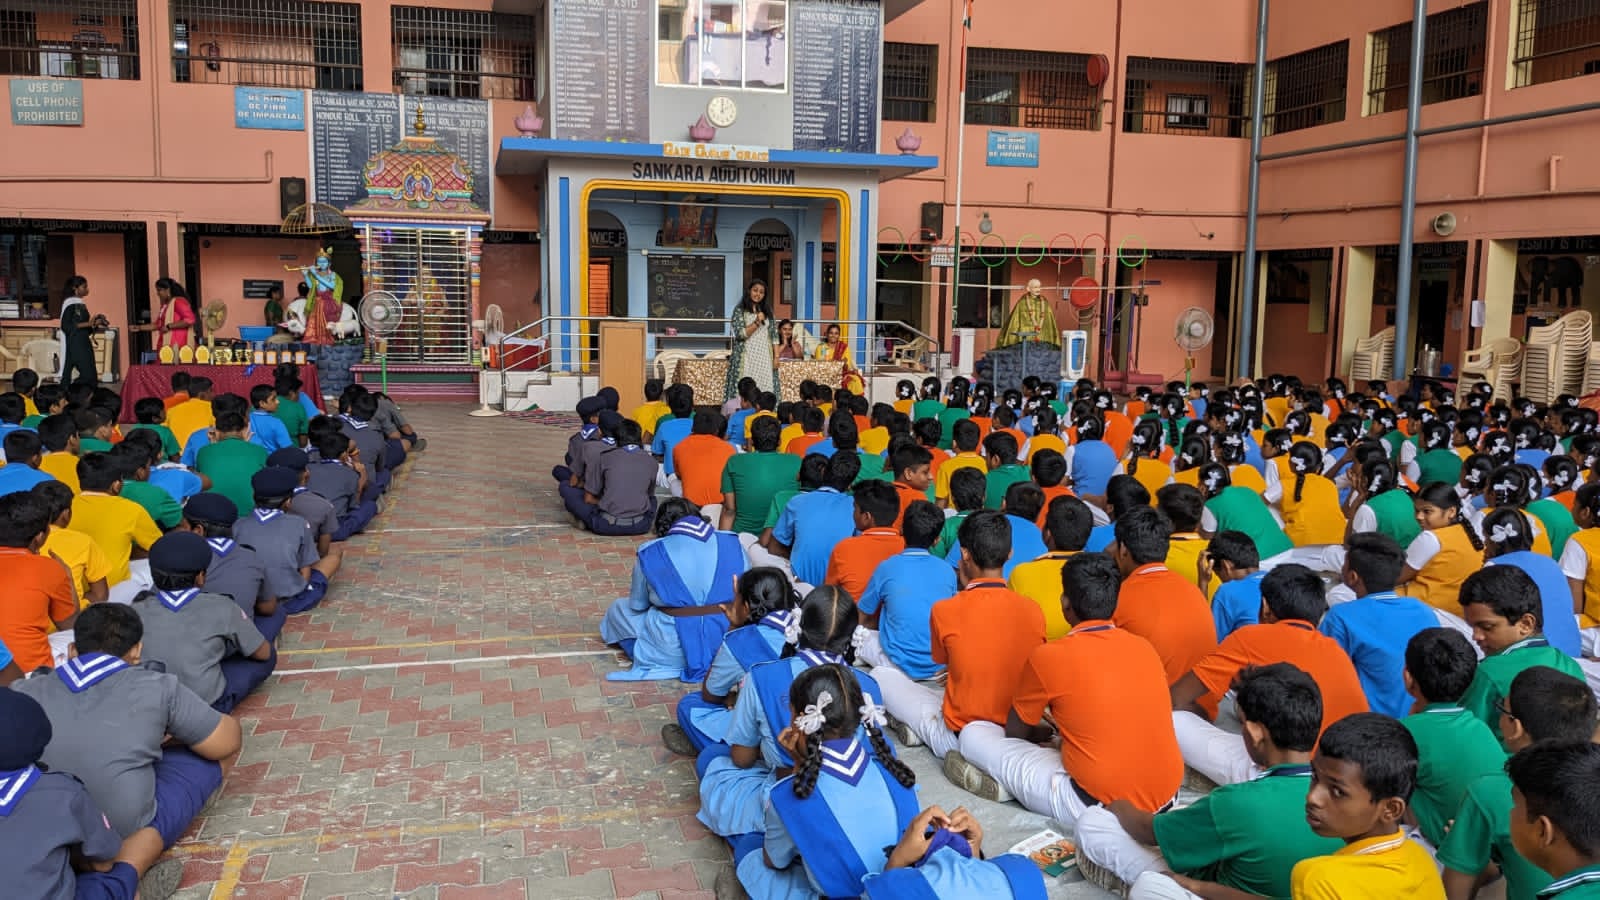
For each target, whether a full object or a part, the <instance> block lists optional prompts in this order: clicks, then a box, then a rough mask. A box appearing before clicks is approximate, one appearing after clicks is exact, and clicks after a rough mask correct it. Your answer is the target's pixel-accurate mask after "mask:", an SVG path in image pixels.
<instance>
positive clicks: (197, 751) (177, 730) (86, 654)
mask: <svg viewBox="0 0 1600 900" xmlns="http://www.w3.org/2000/svg"><path fill="white" fill-rule="evenodd" d="M143 639H144V626H143V624H142V623H141V622H140V621H139V614H138V613H136V612H134V611H133V609H132V608H130V607H128V606H124V605H121V604H117V603H97V604H95V605H94V606H91V607H89V608H88V609H86V610H84V611H83V612H82V613H81V614H80V615H79V616H78V620H77V622H76V624H75V626H74V629H73V646H72V647H71V648H70V650H69V653H71V659H69V660H68V661H67V662H66V663H65V664H64V665H62V666H61V667H60V668H58V669H56V670H54V671H53V672H49V673H44V674H41V675H38V676H35V677H33V678H29V679H26V680H24V681H19V682H17V683H15V684H13V685H12V686H11V690H14V691H20V692H22V693H24V694H27V695H28V696H30V697H32V698H33V699H34V700H36V701H38V703H39V705H40V706H42V707H44V711H45V715H47V716H49V717H50V727H51V730H52V732H53V735H52V736H51V738H50V743H49V745H48V746H47V747H45V751H44V756H43V757H41V759H42V761H43V762H44V764H45V766H47V767H48V768H49V770H50V771H53V772H67V773H70V774H72V775H75V776H77V777H78V779H79V780H80V781H82V782H83V784H84V787H86V788H88V789H89V796H90V798H92V799H93V800H94V802H95V804H96V805H97V806H99V807H100V809H101V810H102V811H104V812H105V815H106V818H107V819H109V820H110V822H111V826H112V827H113V828H115V829H116V830H117V833H118V834H120V835H121V836H123V837H124V838H126V837H131V836H132V835H133V834H134V833H135V832H137V831H139V830H140V829H141V828H146V827H152V828H154V829H155V830H156V831H157V832H159V833H160V835H161V842H162V845H163V846H164V847H170V846H172V845H173V844H174V843H176V842H177V840H178V838H180V837H182V836H183V833H184V832H185V831H187V830H188V828H189V823H190V822H192V821H193V820H194V817H195V816H197V815H199V814H200V809H201V808H202V807H203V806H205V803H206V800H207V799H208V798H209V797H210V796H211V794H212V793H213V792H215V791H216V790H217V789H218V788H220V787H221V786H222V766H221V765H220V760H224V759H227V758H228V757H230V756H232V755H233V754H235V753H238V752H239V741H240V738H239V723H238V721H236V720H235V719H234V718H233V717H232V716H227V715H223V714H222V713H219V712H217V711H216V710H214V709H212V708H211V707H210V706H209V705H207V704H206V702H205V701H204V700H201V699H200V698H199V697H197V696H195V693H194V692H193V691H191V690H189V689H188V688H186V687H184V686H183V685H182V684H180V683H179V682H178V678H177V676H176V675H172V674H169V673H166V672H157V671H155V670H153V669H149V668H145V667H143V666H140V665H139V660H140V652H141V651H142V649H143V647H142V643H141V642H142V641H143Z"/></svg>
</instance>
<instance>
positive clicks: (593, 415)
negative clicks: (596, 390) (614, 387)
mask: <svg viewBox="0 0 1600 900" xmlns="http://www.w3.org/2000/svg"><path fill="white" fill-rule="evenodd" d="M605 408H606V404H605V401H604V400H601V399H600V398H599V397H584V398H583V399H582V400H579V401H578V420H579V421H580V422H582V426H581V427H579V428H578V430H577V431H576V432H573V434H572V435H571V436H570V437H568V438H567V456H566V459H565V460H563V461H562V465H559V466H556V467H555V468H553V469H551V470H550V477H551V478H554V479H555V480H556V482H557V483H558V484H571V483H572V469H571V467H572V466H575V465H577V461H578V453H579V451H580V449H581V448H582V447H583V445H584V444H585V443H586V442H588V441H598V440H600V421H599V420H600V410H602V409H605ZM579 486H580V487H581V486H582V485H581V484H580V485H579Z"/></svg>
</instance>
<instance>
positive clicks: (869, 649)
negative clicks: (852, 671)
mask: <svg viewBox="0 0 1600 900" xmlns="http://www.w3.org/2000/svg"><path fill="white" fill-rule="evenodd" d="M856 633H857V634H859V635H860V636H861V637H860V646H858V647H856V665H861V666H871V667H872V669H873V672H872V675H873V677H874V678H876V677H877V676H878V674H879V672H878V670H879V669H886V668H887V669H894V670H895V671H897V672H898V671H900V669H899V667H897V666H896V665H895V664H894V663H893V662H891V661H890V659H889V656H888V654H886V653H884V652H883V642H882V641H880V640H879V639H878V637H879V635H878V629H876V628H863V629H861V630H860V631H858V632H856Z"/></svg>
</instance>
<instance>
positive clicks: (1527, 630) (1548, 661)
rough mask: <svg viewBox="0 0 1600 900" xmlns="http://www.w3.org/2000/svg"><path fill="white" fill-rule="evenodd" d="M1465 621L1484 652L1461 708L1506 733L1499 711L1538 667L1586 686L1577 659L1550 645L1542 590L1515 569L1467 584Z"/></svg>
mask: <svg viewBox="0 0 1600 900" xmlns="http://www.w3.org/2000/svg"><path fill="white" fill-rule="evenodd" d="M1461 617H1462V618H1463V619H1465V620H1466V622H1467V624H1468V625H1469V626H1471V627H1472V636H1473V639H1474V640H1476V641H1477V642H1478V647H1479V648H1480V649H1482V650H1483V652H1484V660H1483V661H1482V662H1480V663H1478V671H1477V673H1476V674H1475V675H1473V676H1472V685H1471V686H1470V687H1468V688H1467V692H1466V693H1465V694H1464V695H1462V697H1461V705H1462V706H1463V707H1465V708H1466V709H1467V710H1468V711H1469V712H1471V713H1473V714H1474V715H1476V716H1477V717H1478V718H1480V719H1482V720H1483V721H1484V722H1485V723H1487V724H1488V726H1489V730H1490V731H1493V732H1494V736H1495V737H1496V738H1499V739H1503V738H1504V737H1505V735H1503V734H1501V733H1500V715H1499V712H1498V709H1497V705H1498V704H1499V703H1500V701H1501V700H1502V699H1504V698H1505V695H1506V691H1508V690H1510V688H1511V682H1512V680H1513V679H1514V678H1516V677H1517V674H1518V673H1520V672H1522V671H1523V670H1524V669H1528V668H1531V667H1533V666H1549V667H1551V668H1552V669H1556V670H1557V671H1560V672H1565V673H1566V674H1568V675H1571V676H1572V677H1573V678H1576V679H1578V680H1580V681H1581V680H1583V670H1582V669H1580V668H1578V664H1577V663H1576V662H1574V661H1573V660H1572V657H1570V656H1568V655H1566V654H1565V653H1562V652H1561V651H1560V650H1557V649H1556V648H1554V647H1552V646H1550V642H1549V641H1547V640H1545V639H1544V611H1543V607H1542V603H1541V601H1540V597H1539V588H1538V586H1537V585H1535V584H1534V583H1533V579H1532V578H1529V577H1528V575H1527V573H1526V572H1523V571H1522V570H1521V569H1519V568H1517V567H1515V566H1489V567H1488V568H1485V569H1480V570H1479V571H1477V572H1474V573H1472V574H1471V575H1469V576H1468V577H1467V580H1466V581H1464V582H1462V583H1461Z"/></svg>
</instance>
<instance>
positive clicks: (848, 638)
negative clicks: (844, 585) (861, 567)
mask: <svg viewBox="0 0 1600 900" xmlns="http://www.w3.org/2000/svg"><path fill="white" fill-rule="evenodd" d="M860 624H861V611H860V610H859V609H857V608H856V602H855V600H854V599H852V598H851V597H850V595H849V593H847V592H845V591H844V590H843V589H841V588H839V587H837V586H835V585H831V584H825V585H823V586H822V587H819V588H813V589H812V591H811V593H809V594H807V595H806V596H805V599H804V600H802V601H800V614H799V615H797V616H795V617H794V618H793V619H791V620H790V622H789V625H788V627H787V628H785V629H784V633H783V636H784V642H785V646H784V648H783V652H782V653H780V654H779V656H781V657H784V658H787V657H790V656H794V655H795V654H797V653H799V652H800V651H802V650H816V651H821V652H823V653H827V654H831V655H833V656H836V657H838V658H839V659H840V660H842V661H844V662H853V661H854V660H855V653H856V647H855V644H856V641H855V633H856V626H858V625H860Z"/></svg>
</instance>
